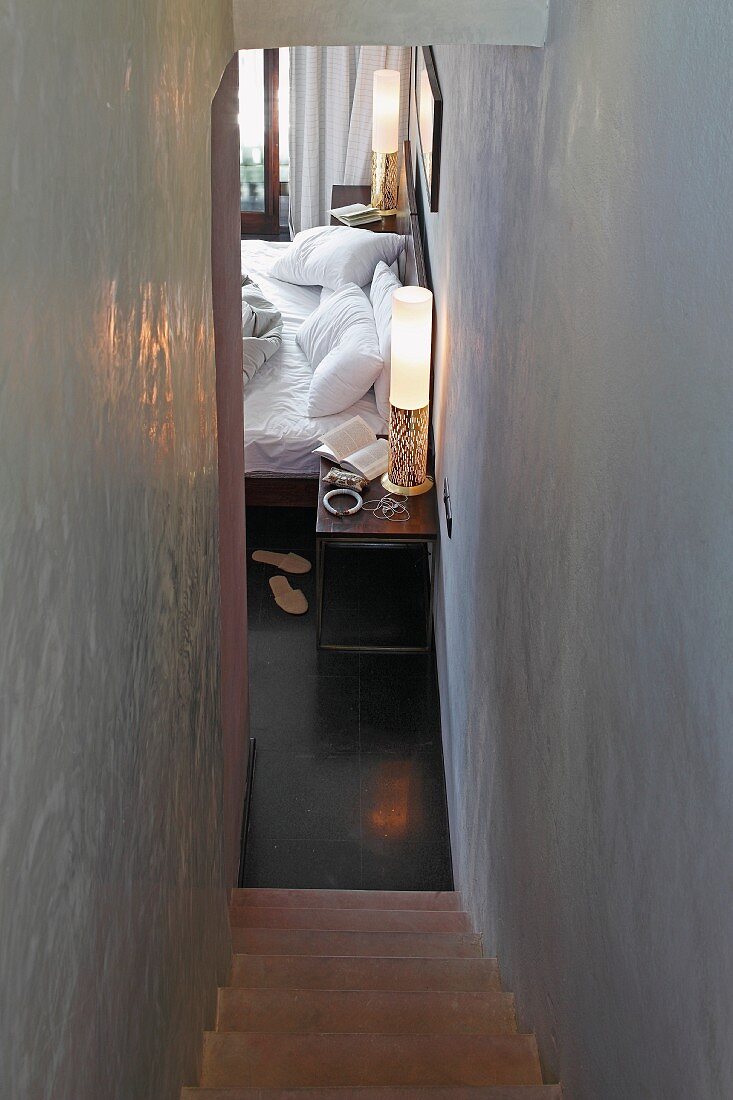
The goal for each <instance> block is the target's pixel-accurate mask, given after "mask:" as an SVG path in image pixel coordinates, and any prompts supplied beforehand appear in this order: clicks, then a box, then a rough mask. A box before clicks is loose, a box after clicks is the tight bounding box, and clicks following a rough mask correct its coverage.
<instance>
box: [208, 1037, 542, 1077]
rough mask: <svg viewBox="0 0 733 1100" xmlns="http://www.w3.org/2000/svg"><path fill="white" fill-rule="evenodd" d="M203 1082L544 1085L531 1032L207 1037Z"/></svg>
mask: <svg viewBox="0 0 733 1100" xmlns="http://www.w3.org/2000/svg"><path fill="white" fill-rule="evenodd" d="M201 1083H202V1085H207V1086H212V1087H214V1086H215V1087H218V1088H221V1087H226V1086H232V1085H244V1086H247V1087H252V1086H259V1087H262V1088H273V1087H274V1088H280V1087H288V1088H294V1087H311V1088H313V1087H316V1086H324V1087H328V1086H331V1085H411V1086H422V1085H505V1086H507V1085H538V1084H541V1083H542V1078H541V1075H540V1068H539V1059H538V1057H537V1050H536V1046H535V1043H534V1040H533V1038H532V1037H531V1036H527V1035H511V1036H491V1037H480V1038H474V1037H472V1036H454V1035H451V1036H436V1035H431V1036H427V1037H419V1038H412V1037H411V1038H405V1037H393V1036H384V1035H378V1036H374V1035H357V1036H347V1035H304V1036H280V1035H253V1034H247V1035H241V1034H236V1033H229V1034H220V1033H211V1032H209V1033H208V1034H207V1035H206V1039H205V1043H204V1067H203V1073H202V1079H201Z"/></svg>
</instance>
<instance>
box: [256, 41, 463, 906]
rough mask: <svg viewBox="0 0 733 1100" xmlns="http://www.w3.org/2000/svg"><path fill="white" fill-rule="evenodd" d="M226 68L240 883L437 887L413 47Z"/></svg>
mask: <svg viewBox="0 0 733 1100" xmlns="http://www.w3.org/2000/svg"><path fill="white" fill-rule="evenodd" d="M237 63H238V71H237V75H238V81H239V158H240V159H239V170H240V218H241V283H242V287H241V295H242V300H241V304H242V338H243V379H244V443H245V450H244V456H245V502H246V515H247V582H248V624H249V626H248V637H249V671H250V678H249V691H250V719H251V734H252V739H253V743H252V746H251V751H250V769H251V775H250V782H249V784H248V792H249V803H248V814H247V821H246V825H245V838H244V840H245V843H244V858H243V860H242V868H243V871H242V875H243V877H242V881H243V883H245V884H247V885H251V886H271V887H276V886H283V887H298V886H322V887H331V888H349V887H356V888H365V889H366V888H377V887H380V888H395V889H434V890H440V889H448V888H450V885H451V882H452V871H451V856H450V844H449V836H448V822H447V812H446V801H445V783H444V773H443V761H442V749H441V738H440V715H439V692H438V684H437V676H436V671H435V660H434V650H433V606H434V578H435V572H436V563H437V549H438V535H439V526H440V525H439V519H438V509H439V507H440V508H441V509H443V510H445V509H446V508H447V507H448V505H449V502H448V499H447V496H446V497H445V499H444V496H445V494H441V495H439V494H438V492H437V490H436V485H435V470H434V443H433V433H432V426H431V419H430V406H431V395H432V386H433V377H432V349H433V345H434V341H435V339H436V331H435V329H436V325H435V319H434V307H433V297H432V293H431V288H430V278H429V263H428V258H427V255H426V251H425V234H424V217H425V213H426V212H429V211H435V210H436V209H437V204H438V192H439V177H440V139H441V123H442V98H441V94H440V86H439V81H438V74H437V72H436V68H435V63H434V58H433V54H432V51H431V50H430V48H429V47H416V48H410V47H395V46H362V47H297V48H291V49H264V50H246V51H244V50H243V51H240V53H239V55H238V59H237ZM395 681H397V682H398V683H399V689H398V690H395V689H394V687H393V686H392V685H394V683H395ZM286 685H287V690H283V689H284V688H285V686H286ZM306 852H307V859H305V858H304V853H306Z"/></svg>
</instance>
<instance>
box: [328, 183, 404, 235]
mask: <svg viewBox="0 0 733 1100" xmlns="http://www.w3.org/2000/svg"><path fill="white" fill-rule="evenodd" d="M371 198H372V189H371V187H370V186H369V184H363V185H361V184H359V185H357V186H353V187H352V186H348V185H347V184H345V183H344V184H341V183H335V184H334V185H333V187H332V188H331V209H332V210H338V208H339V207H340V206H351V205H352V203H355V202H362V203H364V205H365V206H369V204H370V202H371ZM343 224H344V223H343V222H340V221H339V220H338V219H337V218H333V217H332V218H331V225H343ZM354 228H355V229H369V230H370V231H371V232H372V233H396V232H397V216H396V215H395V214H390V216H389V217H388V218H382V220H381V221H379V222H367V224H366V225H357V226H354Z"/></svg>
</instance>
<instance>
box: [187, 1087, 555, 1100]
mask: <svg viewBox="0 0 733 1100" xmlns="http://www.w3.org/2000/svg"><path fill="white" fill-rule="evenodd" d="M181 1100H562V1093H561V1091H560V1086H559V1085H534V1086H532V1085H530V1086H528V1087H526V1088H524V1087H512V1088H506V1089H505V1088H502V1087H501V1086H491V1085H488V1086H485V1087H483V1088H482V1087H477V1088H470V1087H469V1088H460V1087H458V1088H451V1087H450V1086H448V1087H447V1088H429V1087H426V1088H414V1089H412V1088H389V1087H386V1088H385V1087H381V1086H379V1085H377V1086H372V1087H371V1088H369V1087H367V1088H362V1087H360V1086H356V1087H355V1088H329V1089H321V1088H318V1089H260V1088H252V1089H247V1088H233V1089H199V1088H184V1089H183V1091H182V1093H181Z"/></svg>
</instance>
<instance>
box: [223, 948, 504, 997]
mask: <svg viewBox="0 0 733 1100" xmlns="http://www.w3.org/2000/svg"><path fill="white" fill-rule="evenodd" d="M230 984H231V985H232V986H240V987H242V988H247V989H396V990H404V991H406V992H407V991H411V990H435V991H444V992H454V993H460V992H477V993H490V992H492V991H499V990H500V989H501V981H500V978H499V964H498V963H497V961H496V959H401V958H344V957H338V958H336V957H328V956H314V955H235V956H234V959H233V961H232V976H231V979H230Z"/></svg>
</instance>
